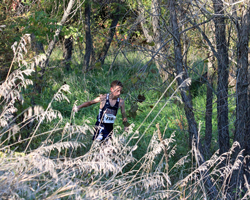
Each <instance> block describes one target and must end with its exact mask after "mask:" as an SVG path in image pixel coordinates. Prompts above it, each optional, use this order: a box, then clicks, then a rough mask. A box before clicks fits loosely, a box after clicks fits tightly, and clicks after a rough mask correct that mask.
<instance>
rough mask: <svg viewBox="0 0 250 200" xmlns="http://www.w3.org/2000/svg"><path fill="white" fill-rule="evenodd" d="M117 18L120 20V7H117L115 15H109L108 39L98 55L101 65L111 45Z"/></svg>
mask: <svg viewBox="0 0 250 200" xmlns="http://www.w3.org/2000/svg"><path fill="white" fill-rule="evenodd" d="M119 18H120V6H119V5H118V6H117V8H116V11H115V13H114V14H112V15H111V19H112V22H111V25H110V28H109V33H108V37H107V39H106V41H105V43H104V45H103V48H102V51H101V53H100V54H99V60H100V61H101V63H102V65H103V64H104V61H105V58H106V55H107V53H108V50H109V47H110V44H111V42H112V40H113V37H114V35H115V32H116V26H117V24H118V21H119Z"/></svg>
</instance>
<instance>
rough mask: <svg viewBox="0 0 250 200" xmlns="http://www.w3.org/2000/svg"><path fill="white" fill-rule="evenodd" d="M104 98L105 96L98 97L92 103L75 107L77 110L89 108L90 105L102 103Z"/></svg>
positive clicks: (88, 102) (87, 102)
mask: <svg viewBox="0 0 250 200" xmlns="http://www.w3.org/2000/svg"><path fill="white" fill-rule="evenodd" d="M104 96H105V95H100V96H99V97H97V98H95V99H94V100H92V101H86V102H84V103H83V104H81V105H79V106H77V109H78V110H79V109H81V108H84V107H88V106H91V105H93V104H96V103H99V102H102V101H103V99H104Z"/></svg>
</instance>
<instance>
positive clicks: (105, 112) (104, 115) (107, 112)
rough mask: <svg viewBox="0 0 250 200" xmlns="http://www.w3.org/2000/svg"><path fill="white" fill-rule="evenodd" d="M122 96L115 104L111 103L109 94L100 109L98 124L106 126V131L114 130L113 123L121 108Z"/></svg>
mask: <svg viewBox="0 0 250 200" xmlns="http://www.w3.org/2000/svg"><path fill="white" fill-rule="evenodd" d="M119 102H120V98H117V101H116V104H115V105H114V106H111V105H110V102H109V94H107V97H106V103H105V105H104V106H103V108H102V109H99V114H98V116H97V122H96V124H95V125H96V126H101V127H103V128H104V130H105V132H111V131H112V130H113V124H114V122H115V119H116V114H117V110H118V109H119Z"/></svg>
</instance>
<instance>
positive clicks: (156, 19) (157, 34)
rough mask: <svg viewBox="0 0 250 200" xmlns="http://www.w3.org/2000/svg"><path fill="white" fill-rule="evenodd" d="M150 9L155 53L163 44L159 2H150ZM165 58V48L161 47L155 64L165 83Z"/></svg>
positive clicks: (166, 74)
mask: <svg viewBox="0 0 250 200" xmlns="http://www.w3.org/2000/svg"><path fill="white" fill-rule="evenodd" d="M151 9H152V26H153V33H154V37H153V41H154V43H155V45H154V48H153V49H154V52H156V51H157V50H159V49H160V47H161V46H162V44H163V43H164V42H163V39H162V34H161V27H160V17H161V7H160V3H159V0H152V4H151ZM165 56H166V50H165V47H163V48H161V50H160V51H159V53H158V54H157V56H156V57H155V63H156V66H157V68H158V70H159V73H160V76H161V79H162V81H166V80H167V79H168V73H167V65H166V63H167V58H165Z"/></svg>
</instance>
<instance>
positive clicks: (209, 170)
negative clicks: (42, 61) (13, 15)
mask: <svg viewBox="0 0 250 200" xmlns="http://www.w3.org/2000/svg"><path fill="white" fill-rule="evenodd" d="M13 50H14V54H15V56H14V60H13V63H15V62H17V63H19V65H20V68H19V69H17V70H15V71H13V72H12V73H11V74H9V75H8V77H7V78H6V81H5V82H3V83H2V84H1V85H0V96H1V114H0V128H1V129H0V139H1V140H0V143H1V145H0V197H1V199H210V194H209V192H210V191H211V190H210V188H206V186H205V182H206V180H207V178H208V177H209V178H211V179H212V181H213V184H214V185H215V186H216V189H217V190H218V196H217V197H216V199H249V198H250V197H249V196H250V190H249V185H248V184H247V181H246V188H247V190H246V191H245V193H244V196H239V195H234V196H232V195H231V194H229V192H228V191H229V188H228V186H227V180H229V179H230V177H231V175H232V171H233V170H234V169H237V168H239V167H241V166H242V164H243V163H242V160H243V161H244V159H241V158H242V153H240V154H239V155H238V158H237V159H236V161H234V162H233V163H232V162H231V160H232V159H231V157H232V152H233V151H234V149H235V148H236V146H237V145H238V144H237V143H235V144H234V145H233V146H232V148H231V149H230V151H229V152H227V153H224V154H223V155H218V152H216V153H215V154H214V155H213V156H212V157H211V158H210V159H209V160H207V161H206V162H204V163H203V164H202V165H198V164H197V163H196V162H195V160H196V157H198V155H199V151H198V149H197V148H196V147H195V145H193V149H192V150H191V151H190V152H187V155H185V156H183V158H181V159H180V160H179V161H178V162H176V163H175V164H174V166H172V167H170V166H169V161H170V160H171V159H172V157H173V156H175V152H176V151H177V150H178V146H176V145H175V134H174V133H173V134H172V135H171V136H170V137H169V138H163V137H162V134H161V133H160V131H159V127H158V129H156V131H155V132H154V133H152V137H151V140H150V143H149V145H148V148H147V151H146V152H145V154H144V155H143V156H142V158H141V159H140V160H136V159H135V158H134V156H133V152H134V151H135V150H136V148H137V142H136V144H135V145H130V141H131V140H136V141H138V140H140V139H142V137H143V135H144V134H145V132H144V133H140V132H139V129H138V130H136V131H134V130H133V125H131V126H130V128H129V131H128V132H124V133H121V134H118V135H116V134H115V135H114V137H113V140H112V141H109V142H106V143H104V144H99V143H95V142H94V143H93V144H92V146H91V148H90V149H89V150H88V152H87V153H84V154H83V155H81V156H72V155H73V152H74V151H75V150H77V149H79V148H84V146H85V145H86V143H87V142H89V141H85V140H84V138H85V135H86V134H89V133H91V132H92V133H93V130H92V128H91V127H90V126H89V125H88V124H87V123H84V124H83V125H81V126H77V125H75V124H74V123H71V122H72V121H70V122H66V123H65V122H63V117H62V115H61V114H60V112H58V111H56V110H53V108H52V104H53V102H54V101H62V100H67V101H68V98H67V96H66V95H65V92H68V93H69V87H68V86H67V85H63V86H62V87H61V88H60V89H59V90H58V92H57V93H56V94H55V95H54V97H53V99H52V100H51V102H50V103H49V104H48V106H47V108H46V109H43V108H42V107H40V106H35V107H30V108H28V109H26V110H24V111H23V112H20V114H19V115H16V112H17V108H15V102H16V101H22V99H23V98H22V94H21V90H22V89H23V88H25V87H26V86H27V85H29V84H32V82H31V81H30V80H29V79H27V76H30V75H31V73H32V62H29V63H28V62H24V61H23V60H22V58H23V56H22V54H23V52H25V51H26V49H25V40H23V39H22V40H21V42H20V43H19V44H16V45H15V46H13ZM170 98H173V97H170ZM20 115H22V116H23V121H22V122H21V123H19V124H17V123H16V119H17V118H18V117H19V116H20ZM73 117H74V116H73V113H72V118H71V120H72V119H73ZM55 118H57V119H58V122H57V124H56V125H55V126H54V128H52V129H51V130H47V131H45V132H42V133H41V132H40V131H38V130H39V127H40V126H41V124H43V123H50V122H51V121H52V120H54V119H55ZM155 119H156V118H155ZM28 123H33V126H34V129H33V130H32V132H31V133H30V134H29V137H28V138H22V137H21V135H20V130H21V129H22V128H23V127H24V126H25V125H27V124H28ZM63 123H65V124H64V125H63ZM152 123H155V122H152ZM34 124H35V125H34ZM62 125H63V126H62ZM151 125H152V124H151ZM146 131H147V130H146ZM58 132H59V133H60V135H61V139H60V140H58V141H56V142H55V141H54V140H53V135H54V134H55V133H58ZM116 132H117V130H116ZM40 136H46V137H45V138H46V139H45V140H44V141H41V144H40V145H39V147H37V148H34V149H32V148H31V147H30V145H31V144H32V142H33V141H34V140H35V139H36V138H38V137H40ZM11 138H15V140H10V139H11ZM8 141H15V142H12V143H9V142H8ZM23 142H26V148H25V150H24V151H22V152H18V151H17V150H13V147H15V146H17V145H18V144H20V143H23ZM84 142H85V143H84ZM67 152H68V153H67ZM55 155H57V156H55ZM158 157H160V162H156V158H158ZM221 163H227V165H226V166H224V165H221ZM186 166H189V168H187V167H186ZM190 166H191V167H190ZM222 166H223V167H222ZM128 167H129V169H128ZM204 172H205V173H204ZM238 192H239V191H235V193H238Z"/></svg>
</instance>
